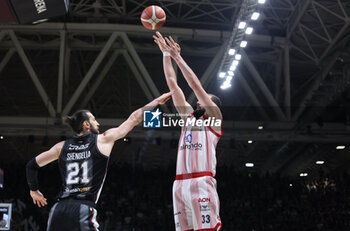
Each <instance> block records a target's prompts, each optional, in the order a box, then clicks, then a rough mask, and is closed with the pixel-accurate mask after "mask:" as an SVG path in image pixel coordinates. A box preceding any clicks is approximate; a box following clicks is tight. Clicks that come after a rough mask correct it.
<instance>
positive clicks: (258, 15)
mask: <svg viewBox="0 0 350 231" xmlns="http://www.w3.org/2000/svg"><path fill="white" fill-rule="evenodd" d="M259 17H260V13H259V12H254V13H253V14H252V17H251V19H252V20H258V18H259Z"/></svg>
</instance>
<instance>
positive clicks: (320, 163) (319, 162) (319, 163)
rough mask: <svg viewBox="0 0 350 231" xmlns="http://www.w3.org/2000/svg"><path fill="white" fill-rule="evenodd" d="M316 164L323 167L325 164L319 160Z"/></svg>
mask: <svg viewBox="0 0 350 231" xmlns="http://www.w3.org/2000/svg"><path fill="white" fill-rule="evenodd" d="M316 164H318V165H322V164H324V161H323V160H318V161H316Z"/></svg>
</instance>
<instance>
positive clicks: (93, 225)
mask: <svg viewBox="0 0 350 231" xmlns="http://www.w3.org/2000/svg"><path fill="white" fill-rule="evenodd" d="M93 217H94V209H92V216H91V219H90V221H91V224H92V227H94V230H95V231H97V230H96V227H95V224H94V222H93V221H92V218H93Z"/></svg>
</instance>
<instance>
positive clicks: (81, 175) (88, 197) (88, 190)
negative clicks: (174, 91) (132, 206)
mask: <svg viewBox="0 0 350 231" xmlns="http://www.w3.org/2000/svg"><path fill="white" fill-rule="evenodd" d="M170 96H171V93H170V92H169V93H166V94H163V95H161V96H160V97H158V98H156V99H154V100H153V101H152V102H150V103H149V104H147V105H145V106H144V107H143V108H140V109H138V110H136V111H134V112H133V113H132V114H131V115H130V116H129V118H128V119H127V120H126V121H125V122H124V123H122V124H121V125H120V126H119V127H116V128H111V129H109V130H107V131H105V132H104V133H102V134H99V123H98V122H97V121H96V119H95V117H94V116H93V115H92V114H91V112H89V111H87V110H80V111H77V112H75V113H74V114H73V115H72V116H67V117H66V119H65V120H66V122H67V123H68V124H69V125H70V126H71V127H72V129H73V131H74V132H75V133H76V135H75V136H73V137H71V138H69V139H67V140H66V141H62V142H59V143H57V144H56V145H54V146H53V147H52V148H51V149H50V150H48V151H46V152H43V153H41V154H40V155H38V156H36V157H35V158H33V159H32V160H31V161H29V162H28V164H27V167H26V170H27V182H28V186H29V189H30V196H31V197H32V199H33V203H34V204H36V205H38V206H39V207H41V206H45V205H47V202H46V198H45V197H44V196H43V194H42V193H41V192H40V191H39V189H38V178H37V172H38V168H39V167H43V166H45V165H47V164H48V163H50V162H52V161H55V160H57V159H58V164H59V165H58V166H59V171H60V173H61V178H62V191H61V193H60V195H59V201H58V202H57V203H56V204H55V205H54V206H53V207H52V208H51V211H50V215H49V220H48V226H47V230H48V231H55V230H60V231H65V230H67V231H68V230H69V231H74V230H77V231H78V230H81V231H85V230H86V231H90V230H94V231H96V230H98V223H97V222H96V214H97V213H96V203H97V201H98V198H99V196H100V193H101V190H102V186H103V183H104V180H105V177H106V173H107V165H108V159H109V155H110V153H111V151H112V148H113V145H114V142H115V141H116V140H118V139H121V138H123V137H124V136H126V135H127V134H128V133H129V132H130V131H131V130H132V129H133V128H134V127H135V126H136V125H137V124H139V123H140V122H141V121H142V113H143V112H142V111H143V110H144V109H147V110H150V109H153V108H155V107H156V106H157V105H158V104H163V103H165V102H166V101H167V100H169V98H170Z"/></svg>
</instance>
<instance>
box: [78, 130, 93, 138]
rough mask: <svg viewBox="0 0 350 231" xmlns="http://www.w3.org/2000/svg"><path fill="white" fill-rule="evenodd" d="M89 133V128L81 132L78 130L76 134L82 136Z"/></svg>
mask: <svg viewBox="0 0 350 231" xmlns="http://www.w3.org/2000/svg"><path fill="white" fill-rule="evenodd" d="M89 133H91V131H90V129H89V130H85V131H84V130H83V131H82V132H80V133H79V134H77V136H83V135H86V134H89Z"/></svg>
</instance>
